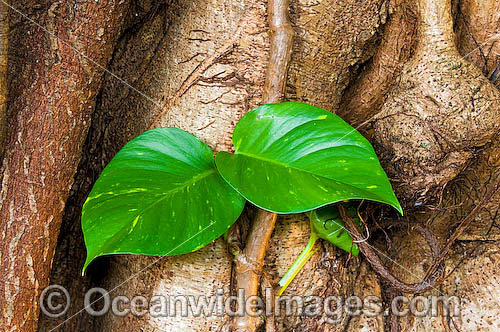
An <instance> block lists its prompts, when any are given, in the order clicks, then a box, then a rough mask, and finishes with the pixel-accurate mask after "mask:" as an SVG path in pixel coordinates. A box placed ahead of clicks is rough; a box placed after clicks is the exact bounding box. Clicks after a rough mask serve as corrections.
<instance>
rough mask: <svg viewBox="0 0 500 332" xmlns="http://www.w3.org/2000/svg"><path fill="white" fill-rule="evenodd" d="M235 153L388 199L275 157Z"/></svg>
mask: <svg viewBox="0 0 500 332" xmlns="http://www.w3.org/2000/svg"><path fill="white" fill-rule="evenodd" d="M234 154H235V155H237V154H239V155H243V156H246V157H250V158H254V159H258V160H262V161H265V162H268V163H271V164H275V165H279V166H284V167H286V168H291V169H293V170H295V171H299V172H302V173H307V174H310V175H314V176H318V177H320V178H322V179H326V180H333V181H337V182H339V183H342V184H343V185H345V186H349V187H351V188H356V190H362V191H365V192H368V193H370V194H372V195H374V196H376V197H378V198H379V199H381V200H382V201H386V199H384V198H383V197H380V196H379V195H378V194H376V193H373V192H371V191H367V190H365V189H362V188H359V187H356V186H353V185H352V184H349V183H345V182H343V181H341V180H338V179H332V178H328V177H326V176H323V175H320V174H315V173H312V172H310V171H307V170H304V169H301V168H297V167H294V166H290V165H287V164H285V163H283V162H279V161H276V160H273V159H268V158H264V157H260V156H257V155H254V154H251V153H246V152H239V151H235V153H234Z"/></svg>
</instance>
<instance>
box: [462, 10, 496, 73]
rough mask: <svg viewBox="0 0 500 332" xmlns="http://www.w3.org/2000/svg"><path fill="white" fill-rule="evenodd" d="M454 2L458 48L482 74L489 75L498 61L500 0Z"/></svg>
mask: <svg viewBox="0 0 500 332" xmlns="http://www.w3.org/2000/svg"><path fill="white" fill-rule="evenodd" d="M456 2H457V8H456V14H455V30H456V36H457V45H458V50H459V52H460V54H462V55H463V57H464V58H465V59H466V60H468V61H470V62H472V63H474V64H476V65H477V67H478V68H479V69H480V70H481V71H482V72H483V74H484V75H489V74H490V73H491V72H492V71H493V69H495V67H496V66H497V65H498V63H499V62H500V34H499V32H498V31H499V29H500V17H499V16H498V13H499V12H500V3H499V2H498V1H495V0H486V1H479V0H461V1H456Z"/></svg>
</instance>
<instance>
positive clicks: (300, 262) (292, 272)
mask: <svg viewBox="0 0 500 332" xmlns="http://www.w3.org/2000/svg"><path fill="white" fill-rule="evenodd" d="M317 240H318V236H317V235H316V233H314V231H313V230H312V229H311V236H310V237H309V242H307V245H306V247H305V248H304V250H303V251H302V253H301V254H300V255H299V257H298V258H297V259H296V260H295V262H294V263H293V264H292V266H291V267H290V269H288V271H287V272H286V274H285V275H284V276H283V278H281V280H280V282H279V283H278V285H280V286H281V289H280V291H279V293H278V296H281V294H283V292H284V291H285V289H286V288H287V287H288V285H290V283H291V282H292V280H293V279H294V278H295V276H296V275H297V274H298V273H299V271H300V270H302V268H303V267H304V265H305V264H306V263H307V261H308V260H309V258H311V256H312V255H313V254H314V252H315V250H313V248H314V244H315V243H316V241H317Z"/></svg>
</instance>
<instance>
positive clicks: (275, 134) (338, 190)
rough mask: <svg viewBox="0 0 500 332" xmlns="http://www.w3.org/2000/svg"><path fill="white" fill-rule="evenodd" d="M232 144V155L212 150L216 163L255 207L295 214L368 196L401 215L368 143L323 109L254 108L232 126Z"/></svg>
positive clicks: (296, 105) (293, 106)
mask: <svg viewBox="0 0 500 332" xmlns="http://www.w3.org/2000/svg"><path fill="white" fill-rule="evenodd" d="M233 144H234V147H235V153H234V154H230V153H227V152H219V153H218V154H217V156H216V164H217V168H218V169H219V172H220V173H221V175H222V177H223V178H224V179H225V180H226V181H227V182H228V183H229V184H230V185H231V186H232V187H233V188H234V189H236V190H237V191H238V192H239V193H241V194H242V195H243V196H244V197H245V198H246V199H247V200H249V201H250V202H252V203H253V204H255V205H257V206H258V207H260V208H263V209H266V210H269V211H273V212H277V213H298V212H305V211H309V210H312V209H315V208H318V207H321V206H324V205H327V204H330V203H335V202H339V201H343V200H348V199H368V200H372V201H376V202H381V203H386V204H389V205H391V206H393V207H394V208H396V209H397V210H398V211H399V212H400V213H402V209H401V206H400V204H399V202H398V200H397V198H396V196H395V195H394V193H393V191H392V187H391V184H390V183H389V180H388V179H387V176H386V174H385V172H384V170H383V169H382V167H381V166H380V163H379V161H378V159H377V156H376V154H375V151H374V150H373V147H372V146H371V144H370V142H368V140H366V139H365V138H364V137H363V136H362V135H361V134H360V133H359V132H357V131H356V130H355V129H354V128H352V127H351V126H349V125H348V124H347V123H345V122H344V121H343V120H342V119H341V118H339V117H338V116H336V115H334V114H332V113H330V112H327V111H325V110H324V109H321V108H318V107H314V106H311V105H307V104H304V103H296V102H285V103H281V104H270V105H263V106H260V107H257V108H256V109H254V110H252V111H250V112H249V113H247V114H246V115H245V116H244V117H243V118H242V119H241V120H240V122H239V123H238V124H237V125H236V128H235V130H234V133H233Z"/></svg>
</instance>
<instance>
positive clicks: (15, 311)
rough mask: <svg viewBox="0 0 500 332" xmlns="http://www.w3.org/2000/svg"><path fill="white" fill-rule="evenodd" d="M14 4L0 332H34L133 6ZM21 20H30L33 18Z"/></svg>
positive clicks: (0, 222)
mask: <svg viewBox="0 0 500 332" xmlns="http://www.w3.org/2000/svg"><path fill="white" fill-rule="evenodd" d="M12 6H13V7H14V8H16V9H17V8H18V10H19V11H17V10H16V9H12V8H11V15H12V16H11V18H12V23H11V26H12V29H11V32H10V36H9V39H10V44H11V45H13V47H12V48H13V53H12V56H13V57H14V58H13V59H12V61H10V67H9V68H10V69H9V77H11V81H10V82H9V83H10V91H9V96H10V100H11V101H10V105H9V106H10V107H9V113H10V119H9V127H8V133H9V135H8V141H7V142H8V143H7V145H6V149H5V152H6V153H5V158H4V163H3V177H2V187H1V192H0V231H1V237H0V238H1V240H0V254H1V256H0V266H1V269H0V271H1V272H0V273H1V279H2V282H1V283H0V303H1V308H2V317H4V319H2V320H1V321H0V329H1V330H2V331H16V330H18V331H27V332H28V331H35V330H36V326H37V318H38V314H39V310H40V303H39V296H40V292H41V291H42V290H43V289H44V288H45V287H46V286H47V285H48V282H49V273H50V268H51V265H52V256H53V254H54V249H55V246H56V243H57V236H58V233H59V227H60V225H61V218H62V212H63V208H64V204H65V201H66V198H67V197H68V194H69V190H70V188H71V184H72V182H73V175H74V172H75V170H76V167H77V165H78V161H79V157H80V154H81V148H82V145H83V141H84V139H85V135H86V133H87V129H88V126H89V121H90V114H91V112H92V108H93V104H94V97H95V95H96V93H97V91H98V88H99V85H100V82H101V77H102V75H103V70H102V68H105V67H106V66H107V62H108V60H109V58H110V55H111V53H112V50H113V44H114V40H115V38H116V36H117V32H118V31H119V28H120V26H121V20H122V18H123V11H124V10H125V9H126V7H127V3H126V2H120V3H118V2H114V1H101V2H92V3H90V2H89V3H76V4H71V3H69V2H56V1H50V2H49V1H46V2H43V3H39V2H28V3H20V2H17V1H13V2H12ZM20 13H29V19H28V18H27V17H26V16H23V14H20ZM20 15H21V16H20ZM67 17H72V18H73V19H71V20H68V19H67ZM31 20H33V21H31ZM34 22H36V23H38V24H39V25H38V24H34ZM76 50H78V52H77V51H76ZM82 54H84V55H82ZM85 55H91V56H92V60H91V61H89V59H90V58H87V57H86V56H85Z"/></svg>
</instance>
